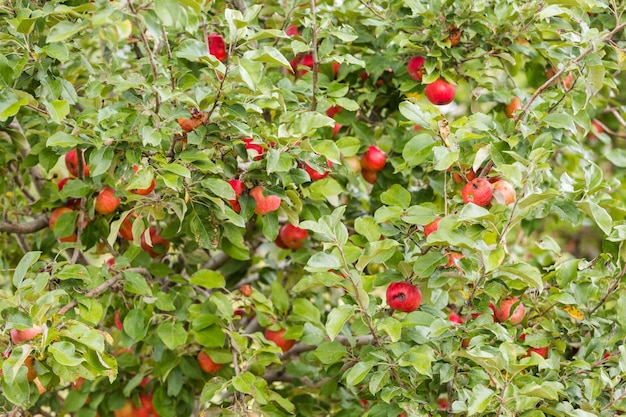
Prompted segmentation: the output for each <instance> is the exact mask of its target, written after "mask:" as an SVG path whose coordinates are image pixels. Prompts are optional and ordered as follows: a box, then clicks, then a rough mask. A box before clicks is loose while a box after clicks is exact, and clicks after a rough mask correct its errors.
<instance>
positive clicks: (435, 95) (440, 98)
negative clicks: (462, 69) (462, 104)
mask: <svg viewBox="0 0 626 417" xmlns="http://www.w3.org/2000/svg"><path fill="white" fill-rule="evenodd" d="M454 90H455V87H454V85H452V84H449V83H447V82H445V81H444V80H443V79H441V78H439V79H437V80H435V81H433V82H432V83H430V84H428V85H427V86H426V88H425V89H424V93H425V94H426V97H427V98H428V100H430V102H431V103H433V104H435V105H437V106H442V105H444V104H449V103H451V102H452V100H454Z"/></svg>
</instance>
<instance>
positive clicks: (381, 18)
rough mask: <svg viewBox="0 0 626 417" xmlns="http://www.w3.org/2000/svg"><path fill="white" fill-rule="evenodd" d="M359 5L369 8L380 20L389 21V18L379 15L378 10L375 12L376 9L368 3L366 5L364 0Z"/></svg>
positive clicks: (360, 0)
mask: <svg viewBox="0 0 626 417" xmlns="http://www.w3.org/2000/svg"><path fill="white" fill-rule="evenodd" d="M359 3H361V4H362V5H363V6H365V7H367V9H368V10H369V11H370V12H372V13H373V14H374V16H376V17H377V18H379V19H380V20H387V18H386V17H385V16H383V15H381V14H379V13H378V12H377V11H376V10H374V8H373V7H372V6H370V5H369V4H368V3H366V2H365V1H364V0H359Z"/></svg>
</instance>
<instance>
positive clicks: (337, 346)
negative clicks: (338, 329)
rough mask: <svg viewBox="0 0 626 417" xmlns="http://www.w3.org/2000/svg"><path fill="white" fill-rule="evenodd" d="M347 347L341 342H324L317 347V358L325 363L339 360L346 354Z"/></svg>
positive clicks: (315, 352)
mask: <svg viewBox="0 0 626 417" xmlns="http://www.w3.org/2000/svg"><path fill="white" fill-rule="evenodd" d="M346 353H347V349H346V347H345V346H344V345H342V344H341V343H339V342H334V341H333V342H323V343H322V344H321V345H319V346H318V347H317V349H315V351H314V354H315V357H317V359H318V360H319V361H320V362H322V363H323V364H325V365H330V364H333V363H337V362H339V361H340V360H341V359H343V358H344V357H345V356H346Z"/></svg>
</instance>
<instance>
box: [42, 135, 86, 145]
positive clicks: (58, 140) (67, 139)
mask: <svg viewBox="0 0 626 417" xmlns="http://www.w3.org/2000/svg"><path fill="white" fill-rule="evenodd" d="M82 143H83V142H82V141H81V140H80V139H78V138H77V137H75V136H72V135H68V134H67V133H65V132H56V133H55V134H54V135H52V136H50V137H49V138H48V140H47V141H46V146H47V147H49V148H57V147H58V148H73V147H75V146H77V145H80V144H82Z"/></svg>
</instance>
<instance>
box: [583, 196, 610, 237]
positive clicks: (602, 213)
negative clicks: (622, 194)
mask: <svg viewBox="0 0 626 417" xmlns="http://www.w3.org/2000/svg"><path fill="white" fill-rule="evenodd" d="M578 207H579V208H580V209H581V210H582V211H584V212H585V213H586V214H587V215H589V216H591V218H592V219H593V220H594V221H595V222H596V224H597V225H598V227H599V228H600V230H602V232H604V234H605V235H610V234H611V230H612V229H613V219H612V218H611V215H610V214H609V212H608V211H606V210H605V209H604V208H603V207H600V206H599V205H598V204H596V203H594V202H593V201H583V202H582V203H580V204H579V205H578Z"/></svg>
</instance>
